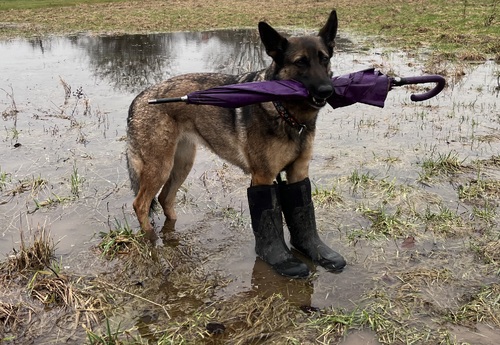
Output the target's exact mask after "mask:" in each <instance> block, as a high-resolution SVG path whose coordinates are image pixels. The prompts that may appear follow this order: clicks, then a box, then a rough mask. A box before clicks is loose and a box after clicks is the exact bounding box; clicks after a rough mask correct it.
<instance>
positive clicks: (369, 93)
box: [149, 68, 445, 108]
mask: <svg viewBox="0 0 500 345" xmlns="http://www.w3.org/2000/svg"><path fill="white" fill-rule="evenodd" d="M423 83H437V85H436V86H435V87H434V88H433V89H432V90H430V91H428V92H426V93H423V94H419V95H415V94H414V95H412V96H411V100H412V101H423V100H426V99H429V98H432V97H434V96H436V95H437V94H438V93H440V92H441V91H442V90H443V88H444V86H445V79H444V78H443V77H441V76H439V75H428V76H421V77H409V78H399V77H395V78H392V77H388V76H387V75H385V74H382V73H380V72H378V71H375V69H373V68H370V69H367V70H363V71H359V72H354V73H351V74H346V75H341V76H336V77H333V78H332V85H333V88H334V93H333V94H332V96H330V97H329V98H328V99H327V102H328V103H329V104H330V105H331V106H332V107H333V108H339V107H345V106H348V105H351V104H354V103H365V104H369V105H373V106H377V107H383V106H384V102H385V99H386V97H387V94H388V92H389V91H390V90H391V89H392V87H394V86H402V85H408V84H423ZM307 97H308V91H307V89H306V88H305V87H304V85H303V84H302V83H300V82H298V81H295V80H270V81H262V82H250V83H241V84H230V85H223V86H218V87H214V88H211V89H208V90H202V91H195V92H191V93H189V94H188V95H186V96H183V97H175V98H159V99H152V100H150V101H149V103H150V104H159V103H170V102H186V103H188V104H205V105H215V106H219V107H224V108H239V107H243V106H246V105H250V104H254V103H262V102H269V101H280V100H292V99H304V98H307Z"/></svg>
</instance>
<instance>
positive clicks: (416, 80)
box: [391, 75, 446, 102]
mask: <svg viewBox="0 0 500 345" xmlns="http://www.w3.org/2000/svg"><path fill="white" fill-rule="evenodd" d="M427 83H436V86H435V87H434V88H433V89H432V90H430V91H427V92H424V93H420V94H412V95H411V97H410V99H411V100H412V101H413V102H421V101H425V100H427V99H429V98H432V97H434V96H436V95H437V94H439V93H440V92H441V91H443V89H444V87H445V85H446V80H445V79H444V78H443V77H442V76H440V75H424V76H419V77H406V78H399V77H395V78H391V86H402V85H411V84H427Z"/></svg>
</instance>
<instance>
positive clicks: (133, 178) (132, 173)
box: [126, 147, 158, 216]
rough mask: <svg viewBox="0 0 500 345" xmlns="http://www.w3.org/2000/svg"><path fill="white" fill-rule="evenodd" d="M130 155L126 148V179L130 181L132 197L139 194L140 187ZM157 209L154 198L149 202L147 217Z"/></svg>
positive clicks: (128, 148)
mask: <svg viewBox="0 0 500 345" xmlns="http://www.w3.org/2000/svg"><path fill="white" fill-rule="evenodd" d="M132 155H133V153H132V151H131V149H130V147H127V153H126V157H127V170H128V177H129V179H130V188H131V189H132V191H133V192H134V195H137V193H139V187H140V182H139V181H140V179H139V174H138V172H137V169H136V167H135V166H134V164H133V163H132ZM157 207H158V201H157V200H156V198H154V199H153V200H152V201H151V205H150V206H149V216H152V214H153V212H155V210H156V209H157Z"/></svg>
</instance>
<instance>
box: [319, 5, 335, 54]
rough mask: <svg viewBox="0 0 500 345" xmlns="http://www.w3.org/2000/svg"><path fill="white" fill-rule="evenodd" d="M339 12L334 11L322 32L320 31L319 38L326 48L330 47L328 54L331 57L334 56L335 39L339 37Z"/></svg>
mask: <svg viewBox="0 0 500 345" xmlns="http://www.w3.org/2000/svg"><path fill="white" fill-rule="evenodd" d="M337 27H338V21H337V11H335V10H333V11H332V12H331V13H330V17H328V21H327V22H326V24H325V26H323V28H322V29H321V30H319V34H318V36H319V37H321V38H322V39H323V41H324V42H325V44H326V46H327V47H328V52H329V53H330V56H332V55H333V48H334V47H335V37H336V36H337Z"/></svg>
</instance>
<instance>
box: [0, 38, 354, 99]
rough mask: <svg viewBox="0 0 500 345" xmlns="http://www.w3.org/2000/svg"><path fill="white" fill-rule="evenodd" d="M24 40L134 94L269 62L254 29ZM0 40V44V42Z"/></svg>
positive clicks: (342, 43)
mask: <svg viewBox="0 0 500 345" xmlns="http://www.w3.org/2000/svg"><path fill="white" fill-rule="evenodd" d="M18 43H20V42H18ZM5 44H6V45H8V44H9V43H8V42H6V43H5ZM28 44H29V46H30V48H31V50H32V51H33V53H36V52H37V51H39V52H40V53H41V55H42V56H47V55H53V56H56V55H59V56H61V57H63V58H64V56H63V55H60V54H61V52H64V54H77V56H78V57H79V59H80V60H85V62H87V63H88V65H89V67H88V69H89V70H90V71H91V72H92V74H93V75H94V77H96V78H97V79H98V80H99V81H105V82H107V83H109V84H110V85H111V86H112V87H113V89H114V90H115V91H117V92H129V93H134V94H135V93H138V92H140V91H142V90H143V89H144V88H146V87H147V86H150V85H152V84H155V83H158V82H160V81H161V80H164V79H167V78H169V77H171V76H173V75H178V74H183V73H191V72H220V73H228V74H241V73H245V72H248V71H254V70H259V69H262V68H264V67H265V66H267V65H268V64H269V62H270V58H269V57H268V56H267V55H266V53H265V51H264V49H263V46H262V44H261V42H260V38H259V35H258V33H257V31H256V30H253V29H252V30H249V29H240V30H224V31H205V32H176V33H161V34H147V35H121V36H85V35H77V36H70V37H49V38H33V39H31V40H29V41H28ZM2 45H3V44H2V43H0V47H1V46H2ZM339 45H340V47H344V49H345V48H347V49H349V46H350V42H349V41H347V40H345V39H344V40H342V39H340V40H338V42H337V46H339ZM2 48H3V47H2ZM340 49H342V48H340ZM2 50H3V49H2ZM67 60H70V59H67Z"/></svg>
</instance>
